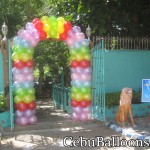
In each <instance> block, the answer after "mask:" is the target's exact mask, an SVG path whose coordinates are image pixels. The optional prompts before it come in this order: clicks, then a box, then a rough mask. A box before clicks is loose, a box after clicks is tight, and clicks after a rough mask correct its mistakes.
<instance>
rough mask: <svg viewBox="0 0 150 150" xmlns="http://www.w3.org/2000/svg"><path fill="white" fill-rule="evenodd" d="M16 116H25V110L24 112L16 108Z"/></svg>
mask: <svg viewBox="0 0 150 150" xmlns="http://www.w3.org/2000/svg"><path fill="white" fill-rule="evenodd" d="M15 116H16V117H17V118H19V117H23V116H24V112H23V111H20V110H16V111H15Z"/></svg>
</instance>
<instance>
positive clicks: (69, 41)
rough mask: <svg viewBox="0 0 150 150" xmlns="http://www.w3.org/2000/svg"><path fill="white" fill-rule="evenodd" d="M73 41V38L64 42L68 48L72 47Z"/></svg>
mask: <svg viewBox="0 0 150 150" xmlns="http://www.w3.org/2000/svg"><path fill="white" fill-rule="evenodd" d="M74 42H75V41H74V39H73V38H69V37H68V38H67V40H66V41H65V43H66V44H67V45H68V46H73V44H74Z"/></svg>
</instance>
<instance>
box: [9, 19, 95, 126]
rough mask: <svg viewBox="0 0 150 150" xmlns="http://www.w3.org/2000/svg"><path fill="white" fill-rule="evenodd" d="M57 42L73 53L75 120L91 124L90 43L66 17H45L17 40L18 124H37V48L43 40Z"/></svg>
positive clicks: (15, 54) (14, 64) (72, 78)
mask: <svg viewBox="0 0 150 150" xmlns="http://www.w3.org/2000/svg"><path fill="white" fill-rule="evenodd" d="M47 38H54V39H58V40H61V41H63V42H64V43H66V44H67V46H68V47H69V49H70V55H71V56H70V60H71V64H70V66H71V80H72V81H71V85H72V87H71V98H72V100H71V106H72V111H73V112H72V119H74V120H87V119H89V116H90V104H91V71H92V70H91V67H90V66H91V63H90V60H91V55H90V51H89V48H88V45H89V41H88V40H87V39H85V35H84V34H83V33H82V32H81V29H80V27H79V26H74V27H72V24H71V22H69V21H65V19H64V18H63V17H59V18H56V17H55V16H50V17H48V16H43V17H42V18H41V19H39V18H35V19H34V20H33V21H32V22H28V23H27V24H26V26H25V29H20V30H19V31H18V33H17V36H15V37H14V39H13V47H12V50H13V53H12V60H13V69H12V73H13V81H14V83H13V84H14V85H13V86H14V102H15V108H16V111H15V118H16V123H17V124H19V125H21V126H24V125H28V124H35V123H36V122H37V117H36V115H35V109H36V103H35V89H34V84H33V81H34V75H33V53H34V47H35V46H36V45H37V44H38V42H39V41H41V40H46V39H47Z"/></svg>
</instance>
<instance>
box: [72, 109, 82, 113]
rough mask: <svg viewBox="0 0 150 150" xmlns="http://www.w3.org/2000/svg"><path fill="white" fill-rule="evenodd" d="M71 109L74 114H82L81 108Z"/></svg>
mask: <svg viewBox="0 0 150 150" xmlns="http://www.w3.org/2000/svg"><path fill="white" fill-rule="evenodd" d="M72 109H73V112H75V113H78V114H80V113H82V108H81V107H73V108H72Z"/></svg>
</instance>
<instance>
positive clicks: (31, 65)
mask: <svg viewBox="0 0 150 150" xmlns="http://www.w3.org/2000/svg"><path fill="white" fill-rule="evenodd" d="M26 66H27V67H30V68H32V67H33V61H32V60H29V61H27V62H26Z"/></svg>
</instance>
